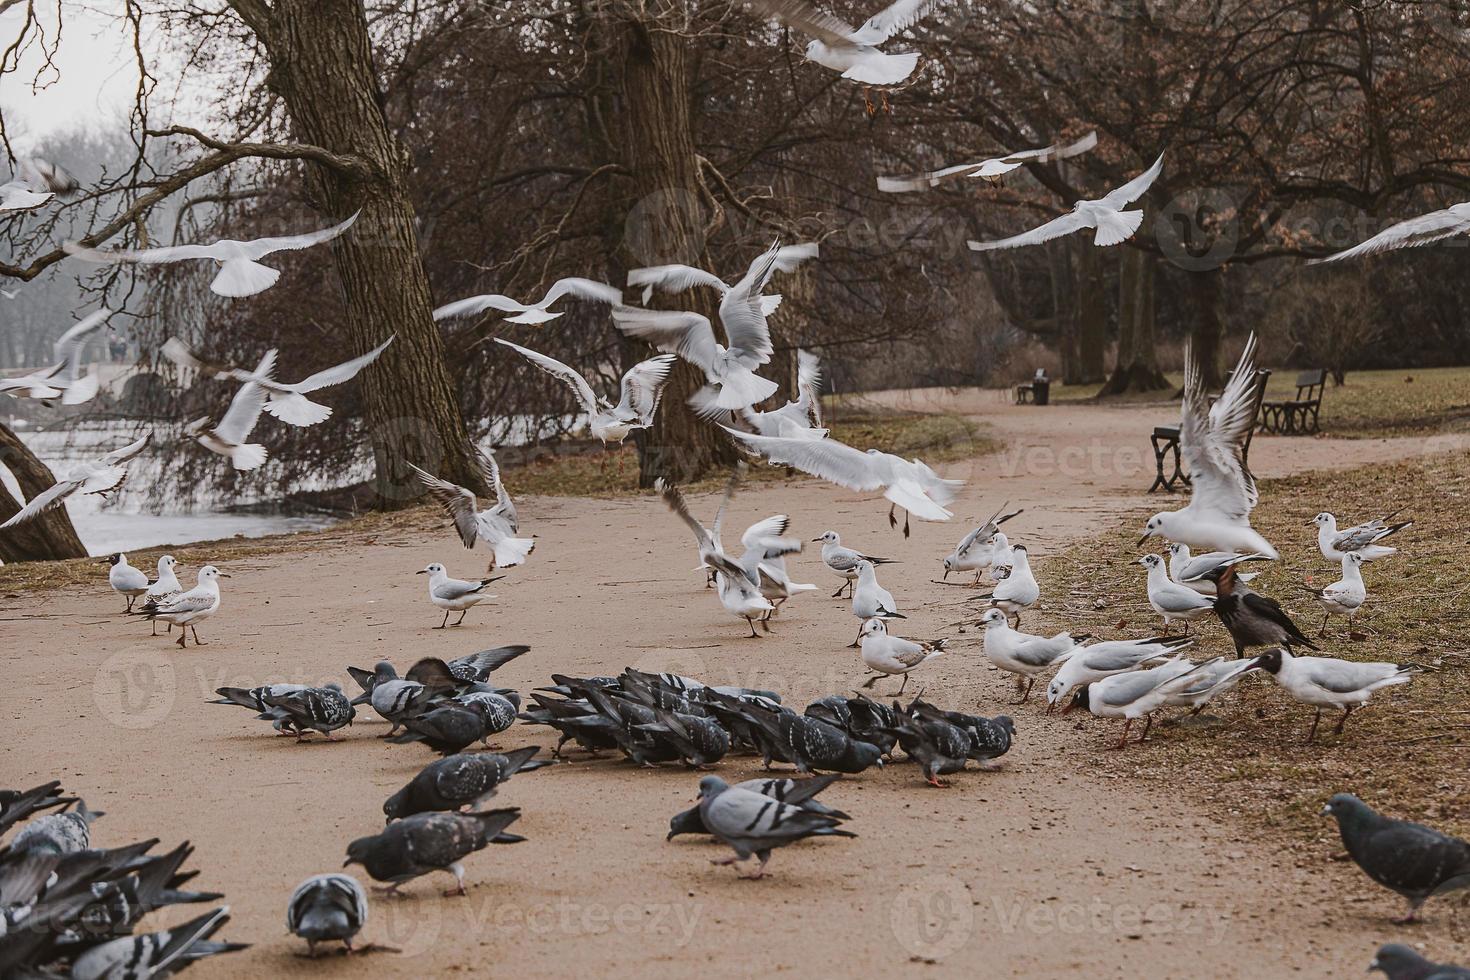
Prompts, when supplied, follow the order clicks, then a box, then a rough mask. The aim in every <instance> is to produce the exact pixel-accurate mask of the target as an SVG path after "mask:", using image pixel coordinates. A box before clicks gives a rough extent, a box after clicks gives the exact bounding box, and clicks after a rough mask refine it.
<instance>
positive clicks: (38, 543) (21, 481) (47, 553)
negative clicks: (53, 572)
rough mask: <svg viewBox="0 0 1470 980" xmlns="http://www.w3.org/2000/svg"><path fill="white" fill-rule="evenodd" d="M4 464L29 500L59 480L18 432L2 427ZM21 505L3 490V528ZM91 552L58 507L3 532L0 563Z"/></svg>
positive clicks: (0, 455)
mask: <svg viewBox="0 0 1470 980" xmlns="http://www.w3.org/2000/svg"><path fill="white" fill-rule="evenodd" d="M0 464H4V466H5V468H6V469H8V470H10V475H11V476H13V477H15V482H16V483H17V484H18V485H19V486H20V492H21V493H23V494H25V496H26V499H27V500H29V499H30V498H32V497H34V496H35V495H36V494H38V493H41V492H42V491H45V490H49V489H50V488H51V487H52V486H54V485H55V483H56V477H55V476H54V475H53V474H52V472H51V470H50V468H49V467H47V466H46V464H45V463H43V462H41V461H40V460H39V459H37V458H36V456H35V454H34V453H32V452H31V451H30V450H29V449H27V448H26V445H25V443H23V442H21V441H20V438H19V437H18V436H16V434H15V433H14V432H11V431H10V429H8V428H6V427H5V426H3V425H0ZM20 508H21V505H20V504H19V503H18V502H17V501H16V500H15V498H13V497H11V496H10V494H9V492H7V491H6V489H5V488H4V487H3V486H0V524H3V523H5V522H6V521H8V520H10V518H12V517H14V516H15V515H16V514H17V513H19V512H20ZM85 557H87V549H86V548H85V547H84V546H83V545H82V539H81V538H79V537H77V531H76V528H74V527H72V523H71V517H70V516H68V515H67V513H66V507H64V506H62V507H57V508H55V509H53V510H50V511H47V512H46V513H44V514H42V515H41V516H39V517H36V518H34V519H32V520H29V521H26V522H25V523H24V524H17V525H16V526H15V527H12V528H6V529H5V530H4V531H0V561H3V562H5V563H6V564H10V563H11V562H19V561H55V560H57V559H61V558H85Z"/></svg>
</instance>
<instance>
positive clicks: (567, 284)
mask: <svg viewBox="0 0 1470 980" xmlns="http://www.w3.org/2000/svg"><path fill="white" fill-rule="evenodd" d="M563 296H573V297H575V298H577V299H585V300H591V301H592V302H594V303H610V304H612V305H613V306H617V305H618V304H619V303H621V302H622V301H623V292H622V290H620V289H618V288H617V287H616V286H609V285H608V284H607V283H605V282H598V281H597V280H595V279H582V278H579V277H576V276H572V277H569V278H566V279H558V280H557V281H556V282H554V283H552V284H551V288H550V289H548V290H547V291H546V295H545V296H543V297H541V299H540V300H538V301H537V302H535V303H532V304H531V305H530V306H527V305H526V304H525V303H519V302H517V301H515V300H513V299H511V298H510V297H509V296H502V295H501V294H500V293H486V294H485V295H483V296H471V297H469V298H467V299H457V300H455V301H454V302H453V303H445V304H444V305H443V306H441V307H439V308H438V309H437V310H435V311H434V319H435V320H447V319H448V318H450V317H454V316H473V315H475V314H476V313H483V312H485V311H486V310H499V311H500V312H502V313H514V314H515V316H508V317H506V318H505V320H506V322H507V323H530V324H540V323H545V322H547V321H548V320H555V319H556V318H557V317H559V316H561V314H560V313H552V312H550V310H549V309H548V308H549V307H550V306H551V304H552V303H555V302H556V301H557V300H559V299H561V298H562V297H563Z"/></svg>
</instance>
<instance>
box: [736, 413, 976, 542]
mask: <svg viewBox="0 0 1470 980" xmlns="http://www.w3.org/2000/svg"><path fill="white" fill-rule="evenodd" d="M720 428H722V429H724V430H725V431H726V432H728V433H730V435H731V436H733V437H734V438H735V439H737V440H739V441H740V442H743V443H744V444H745V445H747V446H748V447H750V448H751V449H752V450H753V451H755V452H756V453H759V454H760V455H762V456H764V457H766V459H767V460H769V461H770V463H771V465H772V466H781V465H786V466H794V467H796V468H797V469H799V470H801V471H802V472H803V473H810V474H811V475H812V476H815V477H820V478H821V479H823V480H826V481H827V482H829V483H835V484H837V485H838V486H839V487H846V488H847V489H849V490H856V491H859V492H862V491H867V490H882V491H883V496H884V497H886V498H887V499H888V500H890V501H892V503H893V506H892V507H890V508H888V525H889V526H890V527H896V526H897V525H898V520H897V519H896V518H895V517H894V516H893V511H894V509H895V508H897V507H902V508H903V509H904V520H903V534H904V537H908V535H909V515H910V514H912V515H913V516H914V517H917V518H919V519H920V520H923V521H947V520H949V519H950V518H951V517H953V516H954V515H953V513H951V512H950V511H948V510H946V509H945V508H946V507H947V506H948V505H949V504H950V503H951V502H953V501H954V498H955V492H956V490H957V489H958V488H959V487H961V486H963V485H964V481H963V480H946V479H944V478H942V477H940V475H939V474H938V473H935V472H934V471H933V470H932V469H930V468H929V467H928V466H927V465H926V464H925V463H923V462H921V461H919V460H917V459H904V458H903V457H901V456H895V455H893V454H892V453H885V452H880V451H879V450H877V449H869V450H868V451H867V452H863V451H862V450H861V449H854V448H853V447H852V446H849V445H847V444H845V443H841V442H838V441H837V440H836V439H810V438H801V437H789V436H786V437H783V436H758V435H752V434H751V433H749V432H740V431H738V430H736V429H732V428H730V427H729V426H727V425H722V426H720Z"/></svg>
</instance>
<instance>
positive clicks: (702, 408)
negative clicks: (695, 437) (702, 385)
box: [690, 350, 827, 439]
mask: <svg viewBox="0 0 1470 980" xmlns="http://www.w3.org/2000/svg"><path fill="white" fill-rule="evenodd" d="M796 364H797V368H796V391H797V396H796V400H795V401H789V402H787V403H786V404H785V405H782V406H781V407H780V408H775V409H772V410H771V411H769V412H757V411H756V410H755V409H753V408H742V409H741V410H740V417H741V418H743V419H744V420H745V421H746V422H747V423H748V424H749V425H750V427H751V428H752V429H754V430H755V431H756V432H758V433H760V434H761V435H763V436H791V437H793V438H797V439H822V438H825V437H826V435H827V430H826V429H824V428H823V427H822V400H821V399H822V396H821V388H822V362H821V359H820V358H818V357H817V355H815V354H812V353H810V352H808V351H804V350H803V351H797V352H796ZM690 403H691V404H693V406H694V410H695V411H696V412H697V413H699V414H700V415H703V416H705V417H706V418H713V417H715V416H717V415H719V414H721V413H722V412H723V409H720V408H717V407H716V406H715V404H714V400H713V398H711V397H710V396H709V394H708V393H704V392H696V393H695V395H694V397H692V398H691V399H690Z"/></svg>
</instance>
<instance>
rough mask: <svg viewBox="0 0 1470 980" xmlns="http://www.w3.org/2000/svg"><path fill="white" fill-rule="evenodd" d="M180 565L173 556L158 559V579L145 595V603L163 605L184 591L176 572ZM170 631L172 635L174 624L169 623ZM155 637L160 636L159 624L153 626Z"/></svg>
mask: <svg viewBox="0 0 1470 980" xmlns="http://www.w3.org/2000/svg"><path fill="white" fill-rule="evenodd" d="M178 564H179V563H178V562H177V561H175V560H174V556H173V555H163V556H162V557H160V558H159V559H158V578H157V579H156V580H155V581H154V582H153V584H152V585H150V586H148V591H147V592H144V593H143V601H144V602H153V603H162V602H165V601H166V600H168V599H171V598H173V597H174V596H176V595H178V594H179V593H180V592H183V591H184V587H183V586H182V585H180V584H179V575H178V573H177V572H176V571H174V569H175V568H176V567H177V566H178ZM168 629H169V632H170V633H172V632H173V629H174V624H173V623H169V624H168ZM153 635H154V636H157V635H158V623H157V622H155V623H154V624H153Z"/></svg>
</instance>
